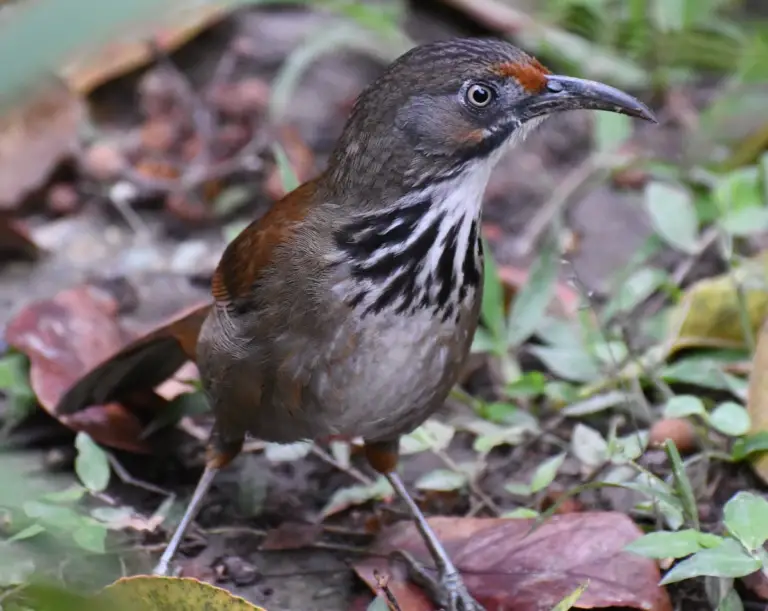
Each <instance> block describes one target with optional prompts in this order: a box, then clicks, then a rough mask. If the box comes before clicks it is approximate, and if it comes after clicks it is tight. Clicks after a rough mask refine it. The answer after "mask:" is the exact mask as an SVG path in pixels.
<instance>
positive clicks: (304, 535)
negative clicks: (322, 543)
mask: <svg viewBox="0 0 768 611" xmlns="http://www.w3.org/2000/svg"><path fill="white" fill-rule="evenodd" d="M322 530H323V529H322V526H321V525H320V524H301V523H298V524H297V523H296V522H283V523H282V524H281V525H280V526H278V527H277V528H273V529H271V530H270V531H269V532H267V536H266V537H264V541H263V542H262V543H261V545H260V546H259V549H262V550H271V551H276V550H281V551H282V550H294V549H302V548H306V547H310V546H311V545H312V544H313V543H314V542H315V541H317V538H318V537H319V536H320V533H321V532H322Z"/></svg>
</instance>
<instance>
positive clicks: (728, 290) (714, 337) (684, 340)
mask: <svg viewBox="0 0 768 611" xmlns="http://www.w3.org/2000/svg"><path fill="white" fill-rule="evenodd" d="M734 275H735V276H736V281H737V282H738V283H739V284H740V285H741V286H742V288H743V292H744V297H745V301H746V314H747V318H748V319H749V323H750V326H751V328H752V330H753V332H754V333H757V332H758V329H759V328H760V325H761V324H762V322H763V320H765V318H766V315H767V314H768V284H766V278H767V277H768V252H766V253H761V254H760V255H758V256H757V257H755V258H753V259H750V260H748V261H745V262H744V263H743V264H742V265H741V266H739V268H738V269H737V270H734V271H733V273H732V274H723V275H721V276H714V277H712V278H706V279H704V280H700V281H699V282H696V283H695V284H692V285H691V286H690V287H688V288H687V289H686V290H685V295H684V296H683V298H682V299H681V300H680V302H679V303H678V304H677V305H676V306H675V308H674V310H673V311H672V313H671V315H670V324H669V328H670V330H671V333H670V337H669V338H668V343H669V345H670V349H669V354H670V355H671V354H673V353H675V352H677V351H678V350H682V349H684V348H724V349H728V348H731V349H741V348H745V347H746V342H745V339H744V331H743V329H742V323H741V319H742V316H741V304H740V301H739V297H738V294H737V292H736V285H735V281H734Z"/></svg>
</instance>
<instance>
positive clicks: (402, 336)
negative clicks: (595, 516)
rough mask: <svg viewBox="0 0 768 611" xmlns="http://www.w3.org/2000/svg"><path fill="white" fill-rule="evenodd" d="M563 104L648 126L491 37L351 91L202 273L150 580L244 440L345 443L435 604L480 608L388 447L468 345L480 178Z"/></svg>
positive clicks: (441, 393)
mask: <svg viewBox="0 0 768 611" xmlns="http://www.w3.org/2000/svg"><path fill="white" fill-rule="evenodd" d="M575 109H588V110H598V111H608V112H614V113H620V114H624V115H627V116H629V117H634V118H637V119H642V120H646V121H649V122H652V123H655V122H656V119H655V117H654V115H653V113H652V112H651V111H650V110H649V108H648V107H647V106H646V105H644V104H643V103H642V102H640V101H639V100H638V99H636V98H635V97H634V96H631V95H630V94H628V93H626V92H624V91H622V90H619V89H616V88H614V87H611V86H609V85H607V84H604V83H600V82H595V81H590V80H586V79H581V78H576V77H570V76H564V75H557V74H553V73H552V72H551V71H550V70H549V69H547V68H545V67H544V65H543V64H542V63H540V62H539V61H538V60H537V59H535V58H534V57H533V56H531V55H529V54H527V53H526V52H524V51H522V50H521V49H519V48H517V47H516V46H514V45H513V44H511V43H510V42H507V41H504V40H500V39H496V38H452V39H447V40H440V41H436V42H430V43H427V44H423V45H420V46H415V47H413V48H411V49H410V50H408V51H406V52H405V53H404V54H403V55H401V56H400V57H399V58H397V59H396V60H395V61H394V62H393V63H391V64H390V65H389V66H388V67H387V68H386V69H385V70H384V71H383V73H382V74H381V75H380V76H379V77H378V78H377V79H375V80H374V81H373V82H371V84H369V85H368V86H367V87H366V88H365V89H364V90H363V91H362V92H361V93H360V95H359V96H358V98H357V100H356V102H355V103H354V105H353V107H352V109H351V112H350V114H349V117H348V119H347V122H346V124H345V126H344V128H343V130H342V132H341V135H340V137H339V139H338V141H337V143H336V145H335V147H334V148H333V150H332V153H331V155H330V157H329V160H328V162H327V165H326V168H325V170H324V171H322V172H321V173H320V174H319V175H317V176H316V177H315V178H312V179H311V180H309V181H307V182H305V183H304V184H302V185H300V186H298V187H297V188H296V189H295V190H293V191H291V192H290V193H288V194H287V195H286V196H285V197H284V198H283V199H281V200H279V201H278V202H276V203H275V204H274V205H273V206H272V207H271V208H270V209H269V210H268V211H267V212H266V213H265V214H264V215H263V216H261V218H259V219H257V220H255V221H253V222H252V223H251V224H250V225H248V226H247V227H246V228H245V229H243V231H242V232H241V233H240V234H239V235H238V236H237V237H236V238H235V239H234V240H233V241H231V242H230V243H229V244H228V246H227V247H226V248H225V250H224V252H223V254H222V256H221V259H220V261H219V263H218V266H217V267H216V270H215V272H214V274H213V277H212V281H211V294H212V297H213V305H212V306H211V309H210V311H208V314H207V316H206V318H205V321H204V322H203V324H202V328H201V330H200V335H199V338H198V341H197V346H196V357H197V365H198V369H199V372H200V380H201V384H202V387H203V390H204V393H205V395H206V397H207V399H208V401H209V402H210V405H211V408H212V411H213V414H214V425H213V428H212V432H211V437H210V440H209V443H208V447H207V455H206V467H205V470H204V472H203V474H202V476H201V478H200V480H199V482H198V484H197V487H196V489H195V491H194V493H193V496H192V498H191V500H190V503H189V505H188V507H187V509H186V512H185V514H184V516H183V518H182V520H181V522H180V523H179V525H178V527H177V529H176V531H175V532H174V534H173V536H172V538H171V540H170V542H169V544H168V546H167V547H166V549H165V551H164V552H163V554H162V556H161V558H160V560H159V562H158V564H157V565H156V567H155V569H154V571H153V572H154V573H155V574H159V575H164V574H167V573H168V572H169V570H170V566H171V564H172V562H173V559H174V556H175V554H176V552H177V549H178V547H179V545H180V543H181V541H182V539H183V536H184V533H185V531H186V529H187V528H188V527H189V525H190V523H191V522H192V521H193V520H194V518H195V516H196V515H197V512H198V510H199V508H200V505H201V503H202V502H203V499H204V497H205V495H206V492H207V490H208V489H209V487H210V486H211V483H212V481H213V479H214V477H215V475H216V473H217V472H218V471H219V470H221V469H222V468H224V467H226V466H227V465H228V464H229V463H230V462H231V461H232V460H234V459H235V458H236V457H237V456H238V454H239V453H240V451H241V449H242V445H243V442H244V439H245V438H246V436H249V437H254V438H258V439H261V440H264V441H268V442H275V443H292V442H297V441H301V440H311V441H315V442H324V441H328V440H339V439H347V440H349V439H357V438H362V439H363V441H364V454H365V457H366V459H367V462H368V463H369V465H370V467H371V468H372V469H373V470H375V471H376V472H378V473H379V474H382V475H383V476H384V477H386V479H387V480H388V482H389V484H390V485H391V487H392V489H393V490H394V492H395V493H396V495H397V496H398V497H399V498H400V499H402V501H403V502H404V503H405V505H406V506H407V508H408V510H409V512H410V514H411V516H412V518H413V520H414V522H415V525H416V528H417V529H418V532H419V534H420V536H421V537H422V538H423V540H424V543H425V545H426V548H427V549H428V551H429V554H430V556H431V557H432V559H433V561H434V563H435V568H436V574H437V577H436V579H435V584H434V585H435V587H436V594H435V596H437V597H438V601H437V602H438V603H439V604H441V605H442V606H443V607H444V608H446V609H449V610H450V611H478V610H481V609H482V607H481V606H480V604H479V603H478V602H477V600H476V599H475V598H474V597H473V596H472V595H471V594H470V592H469V591H468V590H467V588H466V586H465V584H464V582H463V580H462V577H461V575H460V573H459V571H458V569H457V568H456V566H455V565H454V564H453V562H452V561H451V558H450V557H449V555H448V554H447V553H446V550H445V549H444V547H443V546H442V544H441V543H440V541H439V539H438V538H437V536H436V535H435V533H434V532H433V530H432V529H431V527H430V525H429V523H428V522H427V520H426V517H425V516H424V515H423V513H422V512H421V510H420V509H419V507H418V506H417V504H416V503H415V502H414V500H413V497H412V496H411V495H410V493H409V492H408V489H407V487H406V485H405V484H404V482H403V480H402V478H401V477H400V475H399V474H398V472H397V465H398V444H399V439H400V438H401V436H403V435H404V434H407V433H409V432H410V431H412V430H414V429H415V428H417V427H418V426H420V425H421V424H422V423H423V422H424V421H425V420H426V419H427V418H429V417H430V416H431V415H432V414H433V413H435V411H436V410H438V409H439V408H440V407H441V405H442V404H443V403H444V402H445V399H446V398H447V396H448V394H449V392H450V390H451V388H452V387H453V386H454V385H455V384H456V382H457V379H458V377H459V373H460V371H461V369H462V365H463V364H464V362H465V359H466V358H467V355H468V352H469V350H470V345H471V343H472V339H473V335H474V333H475V329H476V328H477V325H478V320H479V314H480V306H481V296H482V286H483V281H484V265H483V261H484V255H483V245H482V236H481V224H480V223H481V214H482V204H483V194H484V191H485V188H486V185H487V183H488V180H489V177H490V175H491V171H492V170H493V168H494V166H495V165H496V163H497V162H498V160H499V159H500V157H501V156H502V155H503V154H504V152H505V151H507V150H509V148H510V147H513V146H515V145H517V144H519V143H520V142H521V141H522V140H523V139H524V138H525V136H526V135H527V134H528V133H530V131H531V130H532V129H533V128H535V127H536V126H537V125H539V124H540V123H541V122H542V121H543V120H545V119H546V118H547V117H549V116H551V115H552V114H554V113H558V112H563V111H568V110H575Z"/></svg>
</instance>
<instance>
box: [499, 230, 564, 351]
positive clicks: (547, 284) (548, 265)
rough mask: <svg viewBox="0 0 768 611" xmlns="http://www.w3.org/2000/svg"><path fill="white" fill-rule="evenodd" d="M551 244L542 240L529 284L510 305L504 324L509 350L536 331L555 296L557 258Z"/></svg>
mask: <svg viewBox="0 0 768 611" xmlns="http://www.w3.org/2000/svg"><path fill="white" fill-rule="evenodd" d="M552 242H553V240H552V239H547V240H545V243H544V244H543V245H542V247H541V250H540V251H539V256H538V257H537V258H536V259H535V260H534V262H533V264H532V265H531V269H530V273H529V275H528V280H527V281H526V283H525V284H524V285H523V286H522V288H521V289H520V290H519V291H518V293H517V295H515V299H514V300H513V302H512V308H511V310H510V313H509V318H508V321H507V342H508V344H509V345H510V346H511V347H516V346H519V345H520V344H522V343H523V342H524V341H525V340H527V339H528V338H529V337H530V336H531V335H533V334H534V333H535V332H536V331H537V330H538V328H539V325H540V324H541V323H542V322H543V321H544V318H545V314H546V311H547V307H548V306H549V304H550V302H551V301H552V297H553V295H554V294H555V288H556V283H557V272H558V268H559V266H560V258H559V256H558V252H557V250H556V247H555V246H553V244H552Z"/></svg>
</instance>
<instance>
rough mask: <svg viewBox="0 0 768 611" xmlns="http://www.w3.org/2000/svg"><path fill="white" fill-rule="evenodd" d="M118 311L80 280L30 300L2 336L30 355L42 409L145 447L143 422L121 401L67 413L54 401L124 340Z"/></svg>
mask: <svg viewBox="0 0 768 611" xmlns="http://www.w3.org/2000/svg"><path fill="white" fill-rule="evenodd" d="M116 316H117V303H116V302H115V300H114V299H112V298H111V297H110V296H108V295H107V294H106V293H105V292H104V291H101V290H99V289H96V288H95V287H92V286H88V285H83V286H78V287H76V288H73V289H68V290H66V291H62V292H61V293H59V294H58V295H56V296H55V297H54V298H53V299H48V300H42V301H37V302H34V303H32V304H30V305H28V306H27V307H26V308H24V309H23V310H22V311H21V312H20V313H19V314H18V315H17V316H16V317H15V318H14V319H13V320H12V321H11V322H10V323H9V324H8V328H7V331H6V339H7V341H8V343H9V344H10V345H11V346H13V347H14V348H16V349H18V350H20V351H21V352H23V353H24V354H26V355H27V357H29V360H30V365H31V367H30V383H31V386H32V389H33V390H34V391H35V394H36V395H37V399H38V401H39V402H40V405H42V407H43V408H44V409H45V410H46V411H48V412H49V413H50V414H51V415H53V416H54V417H56V418H58V419H59V420H61V422H62V423H63V424H65V425H66V426H68V427H70V428H72V429H73V430H76V431H85V432H87V433H88V434H89V435H91V437H93V438H94V439H95V440H96V441H98V442H100V443H103V444H105V445H109V446H112V447H116V448H122V449H126V450H132V451H137V452H146V451H147V450H148V448H147V446H146V444H145V443H144V442H143V441H142V440H141V439H140V435H141V430H142V424H141V422H140V421H139V419H138V418H137V417H136V415H134V414H132V413H131V412H130V411H129V410H127V409H126V408H125V407H123V406H122V405H119V404H117V403H108V404H105V405H94V403H96V402H91V403H87V404H84V405H83V406H82V407H84V408H87V409H84V410H83V411H80V412H78V413H77V414H74V415H72V416H68V417H63V416H62V414H61V412H59V411H58V410H57V407H56V406H57V403H58V401H59V399H60V398H61V396H62V395H63V394H64V393H65V392H66V391H67V389H68V388H69V387H70V386H71V385H72V383H73V382H75V381H76V380H77V379H78V378H80V377H81V376H82V375H84V374H86V373H87V372H88V371H89V370H90V369H91V368H92V367H93V366H95V365H96V364H97V363H98V362H99V361H100V360H102V359H104V358H106V357H108V356H109V355H110V354H113V353H114V352H116V351H117V350H119V349H120V347H121V346H122V345H123V343H124V342H125V336H124V334H123V332H122V331H121V329H120V327H119V325H118V323H117V318H116Z"/></svg>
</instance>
